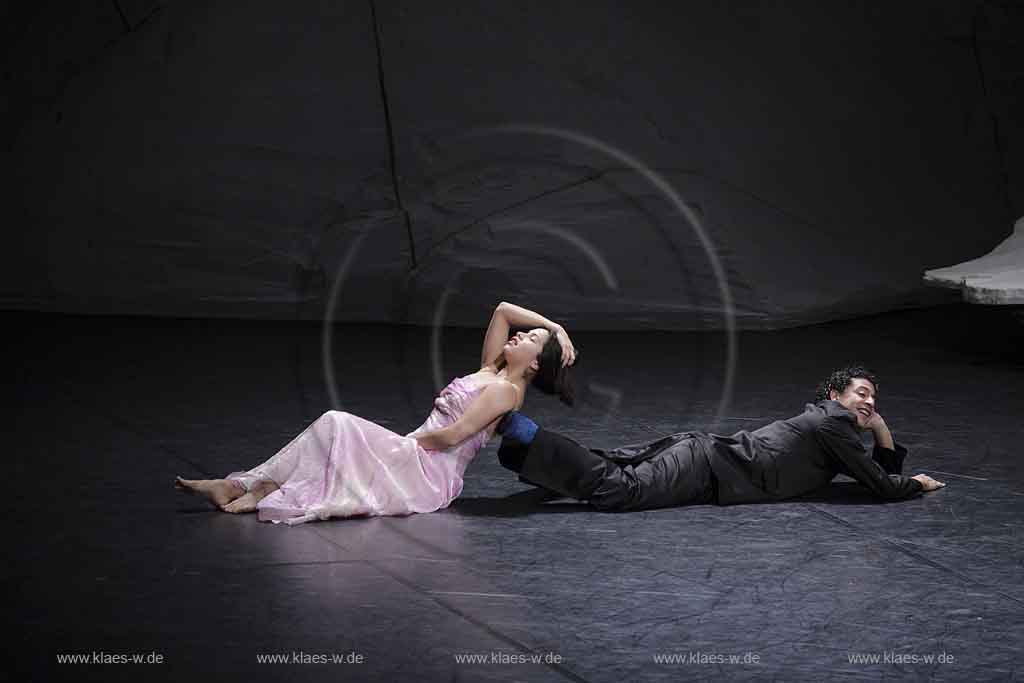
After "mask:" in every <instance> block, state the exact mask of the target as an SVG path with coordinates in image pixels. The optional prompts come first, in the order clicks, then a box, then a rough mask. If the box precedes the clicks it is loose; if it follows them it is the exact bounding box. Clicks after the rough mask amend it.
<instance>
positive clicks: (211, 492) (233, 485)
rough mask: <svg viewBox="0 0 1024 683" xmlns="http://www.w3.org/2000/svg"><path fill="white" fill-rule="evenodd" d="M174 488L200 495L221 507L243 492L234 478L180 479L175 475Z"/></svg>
mask: <svg viewBox="0 0 1024 683" xmlns="http://www.w3.org/2000/svg"><path fill="white" fill-rule="evenodd" d="M174 488H176V489H178V490H179V491H184V492H185V493H191V494H193V495H197V496H202V497H203V498H206V500H208V501H210V502H211V503H213V504H214V505H216V506H217V507H219V508H221V509H223V508H224V506H225V505H227V504H228V503H230V502H231V501H233V500H235V499H236V498H240V497H241V496H242V495H243V494H244V493H245V489H244V488H242V485H241V484H239V483H238V482H237V481H235V480H234V479H182V478H181V477H175V478H174Z"/></svg>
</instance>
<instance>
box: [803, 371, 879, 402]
mask: <svg viewBox="0 0 1024 683" xmlns="http://www.w3.org/2000/svg"><path fill="white" fill-rule="evenodd" d="M854 378H859V379H866V380H867V381H869V382H871V383H872V384H874V385H875V392H876V393H877V392H878V378H877V377H875V373H873V372H871V371H870V370H868V369H867V368H866V367H864V366H863V365H861V364H860V363H854V364H852V365H847V366H846V367H845V368H839V369H838V370H836V371H835V372H833V373H832V374H831V375H829V376H828V379H826V380H825V381H824V382H822V383H821V384H819V385H818V391H817V393H815V394H814V402H815V403H817V402H818V401H827V400H829V395H828V394H829V392H830V391H832V390H833V389H834V390H835V391H836V393H838V394H841V393H843V392H844V391H846V387H848V386H850V382H852V381H853V379H854Z"/></svg>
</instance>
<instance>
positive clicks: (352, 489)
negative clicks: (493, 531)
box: [227, 375, 490, 524]
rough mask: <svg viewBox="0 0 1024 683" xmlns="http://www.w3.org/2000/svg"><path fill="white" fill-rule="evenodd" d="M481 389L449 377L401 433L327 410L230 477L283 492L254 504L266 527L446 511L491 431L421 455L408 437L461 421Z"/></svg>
mask: <svg viewBox="0 0 1024 683" xmlns="http://www.w3.org/2000/svg"><path fill="white" fill-rule="evenodd" d="M486 385H487V382H486V381H481V380H480V379H479V378H478V377H476V376H474V375H467V376H465V377H458V378H456V379H454V380H452V382H451V383H450V384H449V385H448V386H446V387H445V388H444V390H443V391H442V392H441V395H440V396H438V397H437V399H435V401H434V410H433V411H432V412H431V413H430V416H429V417H428V418H427V420H426V422H424V423H423V424H422V425H420V426H419V427H418V428H417V429H415V430H414V431H412V432H410V433H409V434H407V435H405V436H402V435H400V434H396V433H394V432H392V431H391V430H389V429H385V428H384V427H381V426H380V425H377V424H374V423H373V422H370V421H369V420H364V419H362V418H361V417H357V416H355V415H351V414H349V413H344V412H340V411H337V410H329V411H327V412H326V413H324V414H323V415H321V416H320V417H319V418H318V419H317V420H316V421H315V422H313V423H312V424H311V425H309V427H307V428H306V430H305V431H303V432H302V433H301V434H299V435H298V436H297V437H295V438H294V439H293V440H292V441H291V443H289V444H288V445H287V446H285V447H284V448H282V449H281V450H280V451H278V452H277V454H276V455H274V457H272V458H270V459H269V460H267V461H266V462H265V463H263V464H262V465H259V466H258V467H254V468H253V469H251V470H249V471H248V472H232V473H231V474H229V475H228V477H227V478H228V479H235V480H237V481H239V482H240V483H241V484H242V486H244V487H245V489H246V490H249V488H250V487H251V486H252V485H253V484H255V483H256V482H257V481H260V480H268V479H269V480H271V481H273V482H275V483H276V484H277V485H278V486H279V487H280V488H279V489H278V490H276V491H274V492H273V493H271V494H270V495H268V496H266V497H264V498H263V499H262V500H260V502H259V503H258V504H257V512H258V516H259V519H260V521H264V522H266V521H271V522H284V523H286V524H301V523H303V522H308V521H312V520H316V519H321V520H323V519H328V518H330V517H354V516H374V515H408V514H412V513H414V512H433V511H435V510H439V509H441V508H445V507H448V505H449V504H450V503H451V502H452V501H453V500H454V499H455V498H456V497H457V496H458V495H459V494H460V493H461V492H462V475H463V473H464V472H465V471H466V467H467V466H468V465H469V463H470V461H472V460H473V458H474V457H475V456H476V454H477V453H478V452H479V450H480V449H481V448H482V447H483V445H484V444H485V443H487V440H488V438H489V437H490V434H489V433H488V430H487V428H486V427H485V428H484V429H482V430H480V431H479V432H477V433H476V434H473V435H472V436H470V437H469V438H467V439H465V440H464V441H463V442H462V443H460V444H458V445H456V446H453V447H451V448H449V449H447V450H444V451H428V450H425V449H424V448H423V447H421V446H420V445H419V442H418V441H416V439H415V438H413V436H414V435H416V434H419V433H422V432H430V431H433V430H435V429H441V428H442V427H447V426H448V425H450V424H452V423H453V422H455V421H456V420H458V419H459V417H460V416H461V415H462V414H463V413H464V412H465V411H466V409H467V408H469V405H470V403H472V402H473V400H474V399H475V398H476V397H477V395H478V394H479V393H480V391H482V390H483V388H484V387H485V386H486Z"/></svg>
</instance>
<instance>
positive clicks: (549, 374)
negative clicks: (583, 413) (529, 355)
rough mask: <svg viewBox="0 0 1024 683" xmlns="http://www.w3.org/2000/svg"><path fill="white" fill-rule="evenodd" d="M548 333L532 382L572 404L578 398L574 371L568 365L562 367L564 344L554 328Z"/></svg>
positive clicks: (567, 403) (542, 389)
mask: <svg viewBox="0 0 1024 683" xmlns="http://www.w3.org/2000/svg"><path fill="white" fill-rule="evenodd" d="M545 329H547V328H545ZM548 334H549V335H550V336H549V337H548V341H547V343H545V344H544V348H542V349H541V350H540V355H538V356H537V365H538V366H540V367H539V369H538V370H537V372H536V374H535V375H534V376H533V380H532V381H531V384H533V386H535V387H537V388H538V389H540V390H541V391H543V392H544V393H545V394H554V395H557V396H558V398H559V399H560V400H561V401H562V403H565V404H566V405H570V406H571V405H572V404H573V403H574V402H575V400H576V388H575V386H574V385H573V381H572V372H571V369H570V368H569V367H568V366H567V367H562V345H561V344H560V343H559V342H558V337H557V336H556V335H555V332H554V330H548Z"/></svg>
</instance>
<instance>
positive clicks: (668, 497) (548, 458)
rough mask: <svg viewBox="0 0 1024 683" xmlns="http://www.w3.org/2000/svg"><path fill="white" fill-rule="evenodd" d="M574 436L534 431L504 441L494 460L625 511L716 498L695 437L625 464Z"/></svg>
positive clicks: (600, 507) (597, 505) (529, 478)
mask: <svg viewBox="0 0 1024 683" xmlns="http://www.w3.org/2000/svg"><path fill="white" fill-rule="evenodd" d="M599 453H601V451H596V452H595V451H591V450H588V449H587V448H584V447H583V446H581V445H580V444H578V443H576V442H575V441H573V440H572V439H570V438H568V437H565V436H562V435H561V434H556V433H554V432H549V431H547V430H544V429H539V430H537V434H536V436H535V437H534V439H533V441H532V442H531V443H530V445H529V446H524V445H523V444H520V443H519V442H517V441H513V440H511V439H503V440H502V445H501V449H500V450H499V451H498V458H499V460H500V461H501V463H502V465H504V466H505V467H507V468H509V469H511V470H513V471H516V472H519V475H520V477H521V478H522V479H523V480H524V481H527V482H529V483H532V484H534V485H536V486H541V487H543V488H546V489H549V490H551V491H555V492H556V493H560V494H562V495H564V496H568V497H570V498H577V499H579V500H587V501H590V504H591V505H593V506H594V507H595V508H597V509H598V510H604V511H608V512H627V511H633V510H649V509H652V508H662V507H674V506H679V505H695V504H701V503H714V502H715V489H716V486H715V482H714V474H713V473H712V471H711V465H710V463H709V462H708V459H707V456H705V455H704V451H703V449H702V448H701V447H700V445H699V444H697V443H696V441H693V440H683V441H680V442H679V443H678V444H677V445H676V446H674V447H673V448H670V449H666V450H664V451H662V452H660V453H658V454H657V455H654V456H653V457H651V458H650V459H648V460H644V461H642V462H637V463H635V464H623V463H621V462H615V461H613V460H612V459H608V458H605V457H602V456H601V455H600V454H599Z"/></svg>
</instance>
